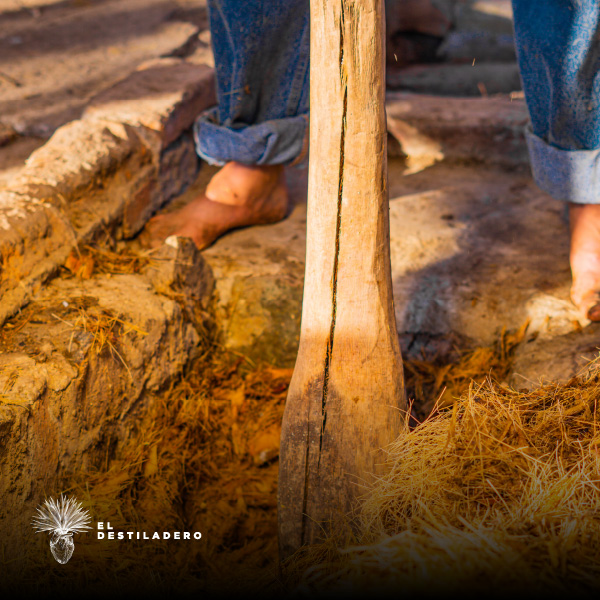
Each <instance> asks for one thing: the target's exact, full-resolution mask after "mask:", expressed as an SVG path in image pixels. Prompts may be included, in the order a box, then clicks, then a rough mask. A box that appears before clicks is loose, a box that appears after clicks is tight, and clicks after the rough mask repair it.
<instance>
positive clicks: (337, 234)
mask: <svg viewBox="0 0 600 600" xmlns="http://www.w3.org/2000/svg"><path fill="white" fill-rule="evenodd" d="M344 25H345V18H344V2H343V0H342V2H341V13H340V24H339V27H340V57H339V61H340V80H341V83H342V86H343V89H344V100H343V105H342V123H341V128H340V167H339V172H338V195H337V214H336V223H335V254H334V255H333V274H332V277H331V324H330V326H329V339H328V340H327V351H326V353H325V365H324V370H323V396H322V398H321V431H320V433H319V460H318V463H317V469H318V468H319V467H320V464H321V450H322V447H323V434H324V433H325V426H326V424H327V398H328V395H329V370H330V367H331V358H332V354H333V342H334V338H335V323H336V317H337V284H338V268H339V259H340V239H341V229H342V195H343V193H344V154H345V145H346V113H347V110H348V86H347V83H346V75H345V72H344Z"/></svg>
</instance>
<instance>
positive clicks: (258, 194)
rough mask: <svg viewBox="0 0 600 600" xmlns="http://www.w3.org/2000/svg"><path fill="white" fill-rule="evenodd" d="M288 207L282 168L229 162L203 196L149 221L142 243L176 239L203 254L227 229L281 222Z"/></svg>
mask: <svg viewBox="0 0 600 600" xmlns="http://www.w3.org/2000/svg"><path fill="white" fill-rule="evenodd" d="M287 205H288V190H287V186H286V184H285V179H284V175H283V166H282V165H272V166H266V167H256V166H248V165H242V164H240V163H236V162H230V163H227V164H226V165H225V166H224V167H223V168H222V169H221V170H220V171H219V172H218V173H216V175H215V176H214V177H213V178H212V179H211V180H210V182H209V184H208V186H207V187H206V192H205V193H204V194H203V195H201V196H198V198H196V199H195V200H192V201H191V202H190V203H189V204H187V205H186V206H184V207H183V208H181V209H180V210H177V211H175V212H172V213H167V214H164V215H158V216H156V217H154V218H153V219H150V221H149V222H148V224H147V225H146V228H145V230H144V232H143V234H142V241H143V242H144V243H146V244H147V245H150V246H153V247H156V246H159V245H160V244H162V242H163V241H164V240H165V239H166V238H168V237H169V236H171V235H177V236H181V237H189V238H192V240H193V241H194V243H195V244H196V246H197V247H198V248H199V249H200V250H202V249H203V248H206V247H207V246H210V245H211V244H212V243H213V242H214V241H215V240H216V239H217V238H218V237H220V236H222V235H223V234H224V233H225V232H227V231H229V230H230V229H234V228H236V227H247V226H249V225H265V224H267V223H275V222H277V221H281V219H283V218H284V217H285V215H286V212H287Z"/></svg>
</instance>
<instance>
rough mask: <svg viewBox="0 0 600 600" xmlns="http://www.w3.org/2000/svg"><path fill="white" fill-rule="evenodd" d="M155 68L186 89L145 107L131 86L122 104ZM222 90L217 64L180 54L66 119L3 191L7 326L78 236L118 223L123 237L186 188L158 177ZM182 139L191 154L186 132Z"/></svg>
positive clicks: (1, 289)
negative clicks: (105, 105)
mask: <svg viewBox="0 0 600 600" xmlns="http://www.w3.org/2000/svg"><path fill="white" fill-rule="evenodd" d="M157 68H158V69H161V70H162V71H163V72H168V70H169V69H173V70H174V71H175V72H177V73H178V75H179V81H180V83H181V86H180V88H179V89H177V90H169V92H170V93H164V92H165V90H163V93H162V97H163V100H162V102H160V101H159V102H154V103H150V104H151V106H150V107H148V106H147V105H144V103H143V102H139V106H138V103H136V102H135V101H132V99H130V98H127V96H126V94H125V95H124V100H123V102H122V103H121V106H119V103H118V102H115V94H116V97H117V99H118V94H119V90H126V89H127V87H128V85H129V84H130V82H132V81H133V82H136V81H137V82H139V80H140V78H141V79H144V76H147V74H148V72H149V70H150V69H157ZM186 70H187V72H188V74H189V77H188V78H187V79H186V77H185V76H184V75H183V73H184V71H186ZM140 73H141V75H140ZM176 79H177V78H176ZM106 96H108V97H111V98H112V100H113V104H112V106H111V112H110V115H109V114H108V113H107V112H106V111H103V110H102V98H104V97H106ZM215 98H216V97H215V85H214V73H213V69H211V68H210V67H207V66H206V65H197V64H192V63H186V62H185V61H184V60H179V59H173V58H169V59H161V60H157V61H152V62H151V63H148V64H145V65H142V67H141V68H140V69H139V70H138V71H136V72H134V73H132V74H131V75H129V76H128V77H126V78H124V79H123V80H122V81H121V82H119V83H117V84H115V85H114V86H111V87H110V88H108V89H107V90H105V91H104V92H101V93H100V94H99V95H98V96H96V97H95V98H94V99H92V101H91V102H90V110H88V111H86V112H85V113H84V115H83V116H82V118H81V119H79V120H76V121H72V122H70V123H67V124H66V125H64V126H62V127H60V128H59V129H58V130H57V131H56V132H55V133H54V135H53V136H52V137H51V138H50V139H49V140H48V142H47V143H46V144H44V146H42V147H41V148H39V149H38V150H36V151H35V152H34V153H33V154H32V155H31V156H30V158H29V159H28V160H27V162H26V164H25V167H24V169H23V170H22V172H21V173H20V175H19V176H18V178H16V179H15V180H13V181H12V182H11V186H10V187H9V188H8V189H6V190H4V191H2V192H0V258H1V262H0V326H1V325H2V324H3V323H4V321H5V320H6V319H7V318H9V317H10V316H12V315H13V314H15V313H16V312H17V311H18V310H19V309H20V308H21V307H22V306H23V305H24V304H25V303H27V302H28V301H29V300H30V298H31V297H32V295H33V294H34V293H35V292H36V291H37V290H38V289H39V286H40V285H41V284H43V282H44V281H45V280H47V279H48V278H49V277H51V276H52V275H53V274H54V273H55V272H56V271H57V269H58V268H59V266H60V265H62V264H63V263H64V261H65V260H66V258H67V256H68V255H69V253H70V252H71V250H72V249H73V248H74V247H76V246H77V244H80V243H85V242H88V241H90V240H91V239H93V237H94V235H95V233H97V232H100V231H106V230H107V229H109V230H110V229H114V228H121V234H120V237H131V236H132V235H135V233H137V231H139V229H141V227H143V224H144V223H145V221H146V220H147V219H148V218H149V217H150V215H151V214H152V212H153V211H154V210H156V209H157V208H159V207H160V206H161V205H162V204H164V203H165V202H166V201H168V200H169V199H170V197H172V195H173V194H174V193H177V192H179V191H181V189H180V188H181V186H173V185H166V186H162V185H161V178H160V175H161V162H163V157H164V156H165V154H168V151H169V148H170V147H173V146H177V144H178V143H179V144H180V145H181V140H182V139H183V138H184V136H185V135H186V131H188V130H189V129H190V127H191V125H192V123H193V120H194V118H195V115H197V114H198V112H200V111H201V110H204V109H206V108H208V107H210V106H212V105H214V103H215V101H216V100H215ZM136 111H137V112H136ZM184 141H185V143H186V144H187V146H188V152H187V154H188V155H189V153H190V152H189V146H190V144H192V142H191V137H190V136H189V134H188V138H187V139H186V140H184ZM192 146H193V144H192ZM180 152H181V150H180ZM171 162H172V161H171ZM189 163H190V159H189V158H188V159H187V164H188V165H189ZM189 171H190V169H188V178H190V173H189ZM119 173H120V175H119V177H120V178H121V181H120V182H119V185H120V187H121V193H118V194H115V193H114V189H113V190H112V191H111V189H110V186H108V188H109V189H104V183H105V182H106V180H107V179H109V180H110V181H111V182H112V179H113V178H114V177H115V176H116V175H117V174H119ZM194 174H195V173H194ZM187 183H191V181H187ZM165 194H166V195H167V197H165ZM91 196H93V197H94V198H95V200H96V201H95V202H90V200H89V199H90V197H91ZM78 199H79V200H82V201H84V202H82V205H83V204H86V205H88V208H87V210H85V212H86V214H85V216H84V217H82V218H81V220H79V219H78V218H74V213H73V211H72V210H71V209H73V207H74V206H75V203H76V201H77V200H78ZM90 207H92V208H90ZM128 209H129V210H128ZM79 216H81V215H79ZM126 217H128V218H129V222H128V223H126V224H125V225H126V227H125V231H124V232H123V231H122V229H123V227H122V226H123V220H124V219H125V218H126ZM80 221H81V222H80Z"/></svg>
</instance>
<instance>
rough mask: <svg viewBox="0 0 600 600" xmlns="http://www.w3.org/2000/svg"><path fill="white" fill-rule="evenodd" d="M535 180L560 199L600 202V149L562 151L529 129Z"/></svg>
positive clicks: (530, 153)
mask: <svg viewBox="0 0 600 600" xmlns="http://www.w3.org/2000/svg"><path fill="white" fill-rule="evenodd" d="M525 137H526V139H527V147H528V148H529V159H530V161H531V170H532V173H533V179H534V180H535V182H536V184H537V185H538V187H540V188H541V189H542V190H544V191H545V192H548V194H550V195H551V196H552V197H553V198H556V199H557V200H565V201H568V202H574V203H575V204H600V149H598V150H562V149H560V148H557V147H556V146H552V145H550V144H549V143H548V142H546V141H544V140H543V139H542V138H540V137H538V136H537V135H535V133H533V131H531V129H530V128H529V127H528V128H527V129H526V130H525Z"/></svg>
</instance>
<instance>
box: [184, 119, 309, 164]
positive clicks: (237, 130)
mask: <svg viewBox="0 0 600 600" xmlns="http://www.w3.org/2000/svg"><path fill="white" fill-rule="evenodd" d="M307 117H308V115H297V116H294V117H287V118H284V119H273V120H271V121H264V122H262V123H258V124H256V125H247V126H243V125H241V126H238V125H236V126H233V127H226V126H225V125H220V124H218V108H211V109H209V110H207V111H205V112H203V113H202V114H201V115H200V116H199V117H198V119H197V120H196V122H195V123H194V141H195V143H196V152H197V153H198V155H199V156H200V157H201V158H203V159H204V160H205V161H206V162H208V163H209V164H211V165H224V164H225V163H227V162H230V161H233V160H234V161H236V162H240V163H243V164H246V165H288V164H291V163H293V162H295V161H296V160H297V159H298V158H299V157H300V155H301V154H302V151H303V144H304V138H305V134H306V131H307V127H308V118H307Z"/></svg>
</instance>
